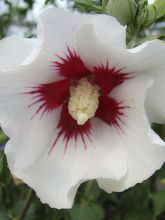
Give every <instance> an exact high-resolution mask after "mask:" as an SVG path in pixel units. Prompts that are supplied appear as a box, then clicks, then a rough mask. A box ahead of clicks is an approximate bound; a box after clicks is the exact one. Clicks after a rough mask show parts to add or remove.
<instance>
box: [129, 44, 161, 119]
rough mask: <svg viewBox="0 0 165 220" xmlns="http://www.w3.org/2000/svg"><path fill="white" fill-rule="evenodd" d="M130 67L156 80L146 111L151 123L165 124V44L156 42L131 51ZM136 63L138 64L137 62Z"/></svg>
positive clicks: (150, 91)
mask: <svg viewBox="0 0 165 220" xmlns="http://www.w3.org/2000/svg"><path fill="white" fill-rule="evenodd" d="M129 52H131V54H130V57H129V62H130V65H134V67H135V66H137V69H138V70H139V71H140V73H141V74H144V75H148V76H151V77H152V78H153V79H154V84H153V86H152V87H151V88H150V89H149V91H148V94H147V99H146V111H147V115H148V116H149V119H150V121H151V122H158V123H164V122H165V111H164V109H165V102H164V94H165V86H164V82H165V62H164V60H165V44H164V43H163V41H159V40H155V41H149V42H147V43H144V44H142V45H141V46H139V47H136V48H134V49H131V50H129ZM135 61H136V62H135Z"/></svg>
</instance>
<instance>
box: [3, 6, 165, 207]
mask: <svg viewBox="0 0 165 220" xmlns="http://www.w3.org/2000/svg"><path fill="white" fill-rule="evenodd" d="M38 23H39V24H38V37H37V39H24V38H20V37H16V36H11V37H8V38H5V39H3V40H2V41H1V42H0V54H1V59H0V79H1V80H0V123H1V127H2V128H3V130H4V132H5V133H6V134H7V135H8V136H9V138H10V140H9V142H8V143H7V145H6V147H5V153H6V156H7V160H8V164H9V168H10V170H11V172H12V174H13V175H15V176H17V177H18V178H20V179H22V180H23V181H24V182H25V183H27V184H28V185H29V186H30V187H32V188H33V189H34V190H35V191H36V193H37V195H38V196H39V198H40V199H41V201H42V202H43V203H48V204H49V205H50V206H51V207H56V208H70V207H71V206H72V204H73V200H74V197H75V194H76V191H77V188H78V187H79V185H80V184H81V183H82V182H85V181H87V180H89V179H97V182H98V184H99V186H100V187H101V188H102V189H104V190H105V191H107V192H112V191H117V192H119V191H123V190H125V189H127V188H128V187H131V186H133V185H135V184H136V183H139V182H142V181H143V180H145V179H147V178H148V177H149V176H151V175H152V174H153V173H154V171H155V170H157V169H159V168H160V167H161V166H162V164H163V162H164V160H165V143H164V142H163V141H162V140H161V139H160V138H159V136H158V135H157V134H155V133H154V131H152V129H151V127H150V123H152V122H161V123H163V122H164V121H165V113H164V108H165V101H164V98H163V94H164V91H165V87H164V80H165V75H164V67H165V63H164V57H165V45H164V44H163V43H162V42H161V41H158V40H155V41H150V42H147V43H144V44H143V45H141V46H138V47H136V48H133V49H126V44H125V35H126V29H125V27H123V26H121V25H120V24H119V23H118V22H117V21H116V19H115V18H113V17H111V16H107V15H86V14H78V13H76V14H75V13H72V12H69V11H64V10H62V9H55V8H49V9H46V10H45V11H44V12H43V13H42V14H41V15H40V18H39V21H38ZM149 122H150V123H149Z"/></svg>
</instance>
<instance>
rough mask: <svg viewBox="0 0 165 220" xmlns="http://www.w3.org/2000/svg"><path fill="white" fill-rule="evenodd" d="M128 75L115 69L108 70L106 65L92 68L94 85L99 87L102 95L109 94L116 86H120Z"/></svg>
mask: <svg viewBox="0 0 165 220" xmlns="http://www.w3.org/2000/svg"><path fill="white" fill-rule="evenodd" d="M128 75H129V74H128V73H125V72H124V70H122V69H120V70H116V69H115V67H113V68H110V67H109V66H108V63H107V65H106V66H103V65H101V66H97V67H94V76H95V83H96V84H97V85H99V86H100V88H101V91H102V92H103V93H104V94H108V93H110V92H111V90H113V89H114V88H115V87H116V86H118V85H120V84H122V83H123V82H124V81H125V80H126V79H128V78H129V76H128Z"/></svg>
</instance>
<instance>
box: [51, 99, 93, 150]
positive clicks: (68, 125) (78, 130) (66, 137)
mask: <svg viewBox="0 0 165 220" xmlns="http://www.w3.org/2000/svg"><path fill="white" fill-rule="evenodd" d="M57 129H59V133H58V135H57V138H56V140H55V141H54V143H53V145H52V148H51V150H50V152H51V151H52V150H53V148H54V147H55V145H56V143H57V141H58V140H59V138H62V137H63V141H64V144H65V150H66V149H67V146H68V143H69V141H70V140H72V139H73V140H74V141H75V147H77V146H76V142H77V138H78V136H80V137H81V140H82V142H83V145H84V148H85V149H86V148H87V145H86V142H85V137H86V138H88V140H89V141H91V139H90V134H91V123H90V121H87V122H86V123H85V124H84V125H81V126H80V125H78V124H77V122H76V120H74V119H73V118H72V116H71V115H70V114H69V112H68V106H67V103H65V104H64V105H63V107H62V111H61V116H60V120H59V123H58V126H57ZM50 152H49V153H50Z"/></svg>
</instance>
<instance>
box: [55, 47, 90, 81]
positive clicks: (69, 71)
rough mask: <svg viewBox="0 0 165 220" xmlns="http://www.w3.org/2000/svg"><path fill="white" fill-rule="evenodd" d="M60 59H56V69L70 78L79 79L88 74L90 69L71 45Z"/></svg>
mask: <svg viewBox="0 0 165 220" xmlns="http://www.w3.org/2000/svg"><path fill="white" fill-rule="evenodd" d="M57 56H58V55H57ZM59 58H60V61H55V62H54V66H55V70H57V71H58V73H59V74H60V75H62V76H64V77H66V78H68V79H73V80H77V79H80V78H81V77H85V76H87V75H88V74H89V73H90V71H89V70H88V69H87V68H86V67H85V65H84V63H83V61H82V60H81V58H80V57H79V55H78V54H77V53H76V52H75V51H74V50H73V51H72V50H71V49H70V48H69V47H68V48H67V50H66V55H65V57H59Z"/></svg>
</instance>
